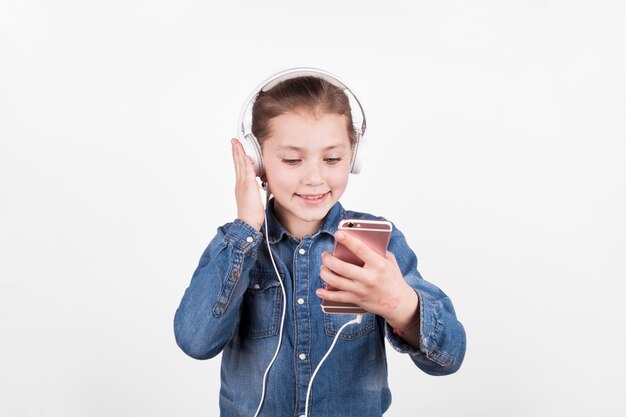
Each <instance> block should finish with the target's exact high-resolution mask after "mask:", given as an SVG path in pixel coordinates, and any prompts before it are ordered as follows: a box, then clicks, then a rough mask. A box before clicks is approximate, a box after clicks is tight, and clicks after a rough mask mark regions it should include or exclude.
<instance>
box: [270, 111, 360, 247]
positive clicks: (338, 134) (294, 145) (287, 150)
mask: <svg viewBox="0 0 626 417" xmlns="http://www.w3.org/2000/svg"><path fill="white" fill-rule="evenodd" d="M270 127H271V129H270V134H269V136H267V138H266V139H265V140H264V141H263V163H264V166H265V172H266V178H265V179H266V180H267V182H268V184H269V187H270V190H271V192H272V194H273V195H274V199H275V200H274V211H275V214H276V217H277V218H278V220H279V221H280V222H281V224H282V225H283V226H284V227H285V228H287V230H289V232H290V233H292V234H293V235H294V236H296V237H297V238H302V237H303V236H304V235H307V234H312V233H314V232H315V231H316V230H317V229H318V228H319V227H320V226H321V225H322V223H323V221H324V218H325V217H326V214H328V211H329V210H330V209H331V207H332V206H333V205H334V204H335V203H336V202H337V201H338V200H339V198H340V197H341V196H342V194H343V192H344V191H345V189H346V186H347V185H348V176H349V171H350V159H351V156H352V151H351V146H350V139H349V136H348V131H347V129H346V118H345V116H342V115H339V114H334V113H321V114H315V113H313V112H309V111H298V112H287V113H284V114H281V115H280V116H277V117H274V118H272V119H271V121H270Z"/></svg>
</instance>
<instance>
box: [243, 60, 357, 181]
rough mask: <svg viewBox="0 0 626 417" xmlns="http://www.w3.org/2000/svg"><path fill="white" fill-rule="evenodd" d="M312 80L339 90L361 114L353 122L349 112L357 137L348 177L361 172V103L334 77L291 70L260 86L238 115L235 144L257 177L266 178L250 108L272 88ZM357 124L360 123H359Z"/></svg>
mask: <svg viewBox="0 0 626 417" xmlns="http://www.w3.org/2000/svg"><path fill="white" fill-rule="evenodd" d="M306 76H313V77H317V78H321V79H323V80H326V81H328V82H329V83H331V84H332V85H334V86H336V87H339V88H340V89H341V90H343V92H344V93H345V94H346V96H347V97H348V100H349V101H350V102H351V103H350V107H351V108H352V109H354V104H356V105H357V107H358V108H359V110H360V112H361V117H359V118H355V117H354V116H355V114H354V111H352V122H353V129H354V132H355V133H356V143H355V144H354V146H353V149H352V159H351V162H350V173H351V174H358V173H359V172H360V171H361V165H362V159H363V158H362V156H361V155H363V149H362V148H363V144H364V141H363V136H364V134H365V127H366V124H365V112H364V111H363V106H361V102H360V101H359V99H358V98H357V97H356V95H354V93H353V92H352V91H351V90H350V89H349V88H348V87H346V85H345V84H344V83H343V82H342V81H340V80H339V79H338V78H337V77H336V76H334V75H333V74H331V73H329V72H327V71H324V70H320V69H316V68H291V69H288V70H285V71H281V72H279V73H277V74H274V75H272V76H271V77H270V78H268V79H267V80H265V81H263V82H262V83H261V85H259V86H258V87H257V88H256V89H255V90H254V92H253V93H252V94H250V97H248V99H247V100H246V102H245V103H244V105H243V107H242V109H241V113H240V114H239V120H238V121H237V140H239V142H240V143H241V144H242V145H243V149H244V151H245V152H246V155H248V156H249V157H250V159H252V163H253V165H254V172H255V173H256V175H257V177H260V176H263V175H264V174H265V169H264V167H263V157H262V153H261V145H260V144H259V141H258V140H257V139H256V137H254V134H253V133H252V106H253V104H254V102H255V100H256V98H257V96H258V94H259V93H260V92H261V91H268V90H271V89H272V88H274V87H275V86H276V85H277V84H279V83H281V82H283V81H285V80H290V79H292V78H298V77H306ZM359 120H360V123H358V121H359Z"/></svg>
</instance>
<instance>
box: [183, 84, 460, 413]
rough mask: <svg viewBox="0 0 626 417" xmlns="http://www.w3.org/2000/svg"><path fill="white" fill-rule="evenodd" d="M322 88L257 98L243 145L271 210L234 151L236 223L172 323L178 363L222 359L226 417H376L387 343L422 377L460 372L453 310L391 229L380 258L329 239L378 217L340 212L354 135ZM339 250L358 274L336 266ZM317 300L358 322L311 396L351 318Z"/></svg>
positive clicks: (334, 94)
mask: <svg viewBox="0 0 626 417" xmlns="http://www.w3.org/2000/svg"><path fill="white" fill-rule="evenodd" d="M332 81H333V80H332V79H330V80H329V77H328V76H327V75H323V74H320V76H311V75H304V76H302V75H298V74H297V73H296V74H295V75H294V76H293V77H291V78H288V79H286V80H284V81H281V82H279V83H278V84H277V85H274V86H271V87H268V86H266V87H265V88H263V89H261V90H260V92H259V93H258V94H257V95H256V99H255V101H254V105H253V108H252V133H253V134H254V136H255V137H256V139H257V140H258V143H259V145H260V151H261V152H262V165H263V167H262V169H261V171H260V174H261V180H262V181H263V182H264V183H266V184H267V190H268V191H267V192H268V193H271V195H273V198H272V199H270V200H269V202H268V204H267V207H266V208H265V209H264V207H263V201H262V199H261V194H260V191H259V186H258V183H257V180H256V175H255V167H254V165H253V162H252V160H251V159H250V158H249V157H248V156H246V154H245V153H244V149H243V147H242V145H241V144H240V143H239V141H237V140H234V139H233V140H232V154H233V162H234V166H235V178H236V186H235V195H236V200H237V219H235V220H234V221H233V222H232V223H228V224H225V225H224V226H222V227H220V228H218V230H217V235H216V236H215V237H214V238H213V240H212V241H211V243H210V244H209V246H208V247H207V249H206V250H205V251H204V253H203V254H202V257H201V258H200V262H199V265H198V267H197V269H196V271H195V272H194V274H193V277H192V279H191V283H190V285H189V287H188V288H187V290H186V291H185V294H184V296H183V299H182V301H181V304H180V307H179V308H178V310H177V311H176V316H175V318H174V330H175V335H176V341H177V343H178V345H179V346H180V348H181V349H182V350H183V351H184V352H185V353H186V354H188V355H189V356H191V357H193V358H196V359H209V358H212V357H214V356H216V355H217V354H219V353H220V352H222V371H221V390H220V410H221V415H222V416H224V417H231V416H233V417H234V416H239V417H244V416H245V417H253V416H255V415H261V416H272V417H275V416H300V415H309V416H354V417H357V416H358V417H370V416H372V417H374V416H376V417H380V416H381V415H382V414H383V413H384V412H385V411H386V410H387V409H388V408H389V405H390V403H391V393H390V391H389V387H388V384H387V363H386V356H385V343H384V341H385V338H386V339H387V340H388V342H389V343H390V344H391V346H392V347H393V348H394V349H395V350H397V351H399V352H402V353H405V354H407V355H408V357H409V358H410V359H411V360H412V361H413V363H415V365H417V367H419V368H420V369H421V370H423V371H424V372H426V373H428V374H431V375H445V374H450V373H453V372H455V371H456V370H457V369H459V367H460V365H461V363H462V361H463V357H464V354H465V331H464V329H463V326H462V325H461V323H460V322H459V321H458V320H457V318H456V315H455V312H454V308H453V306H452V303H451V301H450V299H449V298H448V297H447V296H446V295H445V294H444V293H443V292H442V291H441V290H439V289H438V288H437V287H436V286H434V285H433V284H431V283H429V282H427V281H425V280H424V279H423V278H422V277H421V276H420V274H419V272H418V271H417V259H416V257H415V254H414V253H413V251H412V250H411V249H410V248H409V246H408V245H407V242H406V240H405V238H404V235H403V234H402V233H401V232H400V231H399V230H398V229H397V228H396V227H394V228H393V232H392V235H391V239H390V242H389V246H388V251H387V254H386V256H384V257H383V256H380V255H378V254H377V253H375V252H374V251H373V250H372V249H370V248H368V247H367V246H366V245H365V244H363V243H362V242H360V241H359V240H358V239H356V238H355V237H352V236H350V235H348V234H346V233H342V232H338V231H337V225H338V223H339V221H340V220H341V219H344V218H362V219H381V218H380V217H375V216H372V215H370V214H366V213H359V212H354V211H348V210H345V209H344V208H343V207H342V206H341V204H340V203H339V199H340V197H341V195H342V194H343V192H344V190H345V189H346V186H347V185H348V176H349V173H350V170H351V164H352V162H354V161H353V160H352V159H353V152H352V150H353V149H355V146H357V145H358V143H357V141H358V140H359V136H360V132H358V131H355V129H354V128H353V120H352V113H351V109H350V102H349V99H348V96H347V95H346V93H344V91H343V90H342V89H341V88H340V87H338V86H337V85H338V83H334V82H332ZM339 85H340V84H339ZM266 232H267V239H266ZM335 239H336V240H338V241H340V242H341V243H343V244H344V245H345V246H346V247H347V248H348V249H350V250H351V251H352V252H354V254H356V255H357V256H358V257H359V258H360V259H362V260H363V261H364V263H365V265H364V266H363V267H357V266H354V265H351V264H348V263H345V262H343V261H341V260H339V259H338V258H335V257H334V256H332V255H331V254H332V251H333V245H334V242H335ZM268 247H271V254H270V251H269V250H268ZM271 255H273V259H272V257H271ZM274 262H275V266H276V270H277V271H275V268H274ZM276 272H278V273H279V274H280V280H281V281H282V283H283V285H284V293H283V291H282V289H281V282H280V281H279V278H278V276H277V273H276ZM325 283H327V284H329V285H330V286H332V287H334V289H335V290H334V291H329V290H327V289H325ZM283 294H284V298H283ZM323 299H324V300H329V301H338V302H349V303H354V304H357V305H359V306H361V307H363V308H364V309H365V310H367V311H368V313H367V314H365V315H364V316H363V317H362V320H361V321H360V322H358V323H353V324H350V325H349V326H347V327H345V329H343V331H342V332H341V333H340V334H339V338H338V340H337V342H336V345H335V347H334V349H333V350H332V352H331V353H330V355H329V356H328V357H327V359H326V361H325V362H324V363H323V366H321V367H320V368H319V371H318V373H317V374H316V376H315V380H314V384H313V385H312V387H311V388H312V389H311V390H310V398H307V391H308V389H309V383H310V382H311V378H312V376H313V373H314V371H315V369H316V367H317V365H318V364H319V363H320V361H321V360H322V358H323V357H324V355H325V354H326V353H327V351H328V350H329V348H330V347H331V344H332V343H333V341H334V339H335V336H337V333H338V332H339V330H340V328H342V326H343V325H344V324H346V323H347V322H348V321H350V320H352V319H353V318H354V316H350V315H344V314H325V313H324V312H322V309H321V308H320V304H321V302H322V300H323ZM283 305H286V308H285V309H284V310H283ZM283 314H284V328H283V326H282V325H281V322H282V320H281V318H282V317H283ZM279 341H280V342H279ZM277 344H279V345H280V349H279V350H278V351H277ZM276 352H277V353H276ZM275 353H276V355H277V356H275ZM274 356H275V361H274V362H273V365H272V367H271V369H270V370H269V373H268V374H267V389H265V387H264V385H263V381H264V375H265V373H266V369H267V367H268V364H270V362H271V361H272V359H273V357H274ZM262 397H263V398H262Z"/></svg>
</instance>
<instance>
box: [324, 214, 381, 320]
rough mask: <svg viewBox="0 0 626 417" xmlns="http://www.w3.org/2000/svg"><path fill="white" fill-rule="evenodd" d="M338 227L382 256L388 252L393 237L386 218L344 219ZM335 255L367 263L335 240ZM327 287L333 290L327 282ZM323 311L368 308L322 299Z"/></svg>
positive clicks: (347, 311)
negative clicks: (390, 239)
mask: <svg viewBox="0 0 626 417" xmlns="http://www.w3.org/2000/svg"><path fill="white" fill-rule="evenodd" d="M337 229H338V230H342V231H343V232H344V233H348V234H349V235H351V236H354V237H356V238H357V239H359V240H360V241H361V242H363V243H365V244H366V245H367V246H368V247H370V248H372V249H373V250H374V251H375V252H376V253H378V254H379V255H381V256H385V254H386V253H387V245H388V244H389V238H390V237H391V229H392V225H391V222H388V221H386V220H369V219H343V220H341V221H340V222H339V227H338V228H337ZM333 256H335V257H337V258H339V259H341V260H342V261H345V262H349V263H351V264H353V265H356V266H361V267H362V266H363V265H364V264H365V263H364V262H363V261H362V260H361V259H359V258H358V257H357V256H356V255H355V254H353V253H352V252H351V251H350V249H348V248H347V247H345V246H344V245H342V244H341V243H339V242H337V241H335V248H334V250H333ZM326 289H327V290H331V291H332V290H333V287H331V286H330V285H328V284H327V285H326ZM322 311H323V312H324V313H333V314H361V313H367V311H366V310H364V309H362V308H361V307H359V306H358V305H356V304H351V303H339V302H335V301H327V300H322Z"/></svg>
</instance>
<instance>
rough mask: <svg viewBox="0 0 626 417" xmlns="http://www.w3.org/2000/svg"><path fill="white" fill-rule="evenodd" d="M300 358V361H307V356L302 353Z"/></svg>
mask: <svg viewBox="0 0 626 417" xmlns="http://www.w3.org/2000/svg"><path fill="white" fill-rule="evenodd" d="M298 357H299V358H300V360H302V361H303V360H305V359H306V355H305V354H304V353H301V354H300V355H298Z"/></svg>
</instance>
